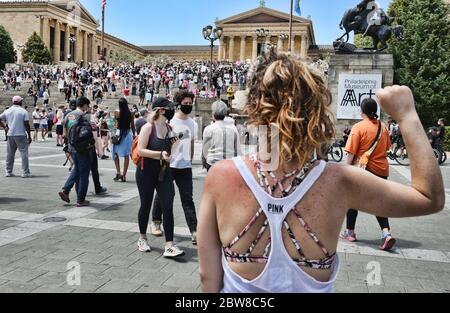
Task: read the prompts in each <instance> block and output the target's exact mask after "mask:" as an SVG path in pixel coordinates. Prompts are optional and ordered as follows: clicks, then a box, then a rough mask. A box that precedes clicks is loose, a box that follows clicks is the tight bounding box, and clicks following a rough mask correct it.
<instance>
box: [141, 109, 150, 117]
mask: <svg viewBox="0 0 450 313" xmlns="http://www.w3.org/2000/svg"><path fill="white" fill-rule="evenodd" d="M147 113H148V110H147V109H145V108H144V109H141V110H140V111H139V114H140V115H141V116H144V115H145V114H147Z"/></svg>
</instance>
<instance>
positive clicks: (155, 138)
mask: <svg viewBox="0 0 450 313" xmlns="http://www.w3.org/2000/svg"><path fill="white" fill-rule="evenodd" d="M174 106H175V105H174V103H172V102H170V101H169V100H168V99H166V98H157V99H156V100H155V102H154V103H153V105H152V107H153V112H152V114H151V115H150V117H149V123H147V124H145V125H144V126H143V127H142V129H141V132H140V134H139V140H138V154H139V156H140V157H141V160H140V162H139V164H138V165H137V169H136V183H137V187H138V190H139V197H140V202H141V203H140V208H139V214H138V222H139V231H140V237H139V240H138V243H137V245H138V248H139V251H141V252H150V251H151V248H150V246H149V245H148V241H147V227H148V221H149V219H150V209H151V206H152V201H153V195H154V192H155V191H156V192H157V193H158V195H159V197H160V202H161V207H162V209H163V216H164V219H163V225H164V235H165V239H166V243H165V247H164V254H163V255H164V257H168V258H175V257H178V256H181V255H183V254H184V251H182V250H181V249H179V248H178V247H177V246H175V245H174V244H173V235H174V217H173V199H174V196H175V191H174V186H173V178H172V175H171V172H170V170H169V168H168V167H169V164H170V160H171V156H170V151H171V145H172V142H171V139H170V132H171V129H170V126H169V121H170V120H171V119H172V118H173V116H174V114H175V112H174Z"/></svg>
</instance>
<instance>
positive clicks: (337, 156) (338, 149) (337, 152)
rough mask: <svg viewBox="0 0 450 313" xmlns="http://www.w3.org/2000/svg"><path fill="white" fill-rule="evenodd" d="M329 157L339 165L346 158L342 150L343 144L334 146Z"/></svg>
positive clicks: (331, 147)
mask: <svg viewBox="0 0 450 313" xmlns="http://www.w3.org/2000/svg"><path fill="white" fill-rule="evenodd" d="M328 155H329V156H331V158H332V159H333V161H335V162H337V163H339V162H342V159H343V158H344V150H343V149H342V146H341V144H340V143H337V142H336V143H334V144H332V145H331V146H330V148H329V149H328Z"/></svg>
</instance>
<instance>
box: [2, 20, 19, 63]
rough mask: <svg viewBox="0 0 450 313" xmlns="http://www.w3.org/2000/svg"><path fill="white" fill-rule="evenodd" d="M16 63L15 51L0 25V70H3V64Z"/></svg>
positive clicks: (6, 33) (9, 37) (8, 36)
mask: <svg viewBox="0 0 450 313" xmlns="http://www.w3.org/2000/svg"><path fill="white" fill-rule="evenodd" d="M15 61H16V51H15V50H14V44H13V41H12V39H11V36H10V35H9V33H8V32H7V31H6V29H5V28H4V27H3V26H1V25H0V69H4V68H5V64H7V63H14V62H15Z"/></svg>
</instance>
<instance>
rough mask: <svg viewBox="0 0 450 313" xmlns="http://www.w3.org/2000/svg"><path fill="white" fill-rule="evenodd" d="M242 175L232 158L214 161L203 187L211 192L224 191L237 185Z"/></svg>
mask: <svg viewBox="0 0 450 313" xmlns="http://www.w3.org/2000/svg"><path fill="white" fill-rule="evenodd" d="M241 181H242V177H241V175H240V173H239V171H238V169H237V168H236V166H235V164H234V162H233V161H232V160H224V161H220V162H218V163H216V164H215V165H214V166H213V167H211V169H210V170H209V173H208V176H207V177H206V182H205V187H206V188H207V189H208V191H209V192H211V193H215V194H216V193H220V194H223V193H226V194H228V193H229V192H232V191H231V190H232V189H233V188H234V187H235V186H237V185H239V183H240V182H241Z"/></svg>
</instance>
